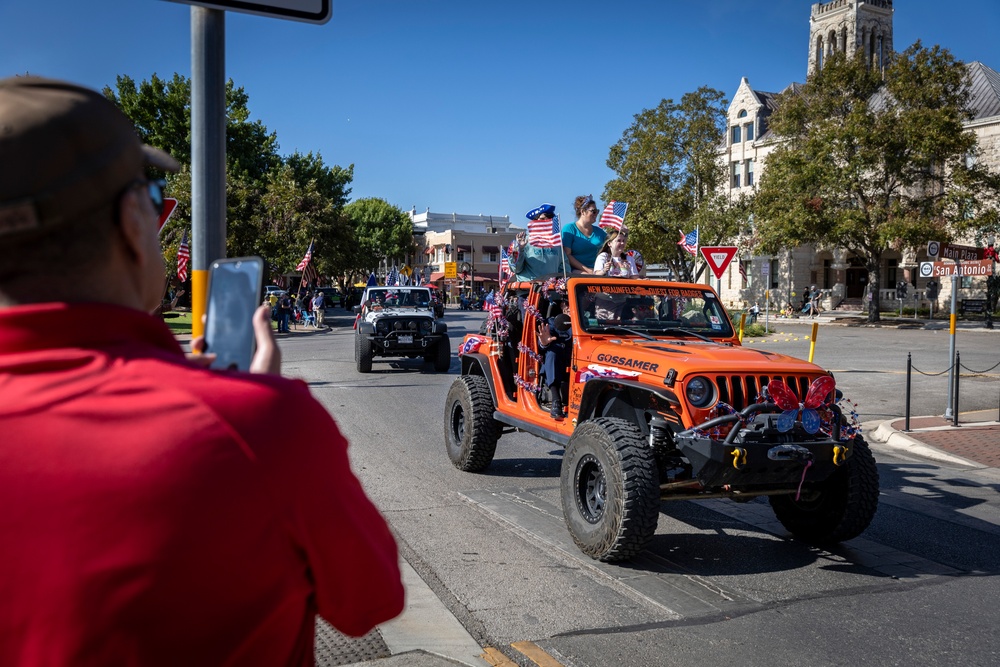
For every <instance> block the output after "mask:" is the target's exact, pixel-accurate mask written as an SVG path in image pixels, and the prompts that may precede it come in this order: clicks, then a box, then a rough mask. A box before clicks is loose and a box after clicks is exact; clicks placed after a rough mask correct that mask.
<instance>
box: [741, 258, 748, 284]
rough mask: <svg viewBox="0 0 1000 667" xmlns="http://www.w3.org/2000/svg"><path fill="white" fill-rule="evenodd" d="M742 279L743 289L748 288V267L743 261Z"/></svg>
mask: <svg viewBox="0 0 1000 667" xmlns="http://www.w3.org/2000/svg"><path fill="white" fill-rule="evenodd" d="M740 278H741V279H742V280H743V287H746V286H747V265H746V262H744V261H743V260H742V259H741V260H740Z"/></svg>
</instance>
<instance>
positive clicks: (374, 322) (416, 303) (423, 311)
mask: <svg viewBox="0 0 1000 667" xmlns="http://www.w3.org/2000/svg"><path fill="white" fill-rule="evenodd" d="M354 312H355V313H358V314H359V316H360V317H359V318H358V322H357V328H356V329H357V330H356V332H355V337H354V360H355V362H356V363H357V367H358V372H359V373H370V372H371V370H372V360H373V359H374V358H375V357H408V358H410V359H416V358H417V357H423V358H424V361H426V362H427V363H431V364H434V370H435V371H437V372H439V373H444V372H447V370H448V367H449V366H450V365H451V341H450V340H449V339H448V326H447V325H446V324H445V323H444V322H442V321H440V320H438V318H436V317H435V316H434V310H433V307H432V304H431V291H430V290H429V289H427V288H426V287H368V288H366V289H365V293H364V296H363V297H362V299H361V305H359V306H355V307H354Z"/></svg>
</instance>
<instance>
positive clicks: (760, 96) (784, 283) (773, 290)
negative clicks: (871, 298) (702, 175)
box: [713, 0, 1000, 309]
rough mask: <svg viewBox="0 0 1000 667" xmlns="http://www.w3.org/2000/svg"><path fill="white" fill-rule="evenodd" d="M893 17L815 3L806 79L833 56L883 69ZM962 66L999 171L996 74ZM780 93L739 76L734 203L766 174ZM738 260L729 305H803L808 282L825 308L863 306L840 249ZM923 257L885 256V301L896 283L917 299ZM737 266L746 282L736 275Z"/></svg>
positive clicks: (974, 123)
mask: <svg viewBox="0 0 1000 667" xmlns="http://www.w3.org/2000/svg"><path fill="white" fill-rule="evenodd" d="M893 12H894V9H893V3H892V0H832V1H831V2H826V3H822V4H814V5H812V11H811V16H810V20H809V51H808V66H807V70H806V72H807V75H808V74H811V73H812V72H813V71H815V70H816V68H821V67H822V66H823V61H824V59H825V58H827V57H828V56H829V55H830V54H832V53H835V52H846V53H847V54H848V55H854V54H856V53H858V52H861V53H864V54H866V55H867V58H868V61H869V63H870V64H871V66H872V67H878V68H881V67H882V66H883V64H884V61H885V57H886V56H887V55H888V54H889V53H890V52H891V51H892V49H893V36H892V17H893ZM944 46H947V45H944ZM967 67H968V70H969V76H970V83H969V91H970V94H971V96H970V97H971V99H970V105H971V108H972V111H973V119H972V120H971V121H969V122H968V123H967V124H966V128H967V129H969V130H972V131H973V132H974V133H975V134H976V138H977V141H978V143H979V147H980V148H981V150H982V155H981V157H980V159H981V160H983V161H984V163H985V165H986V166H988V167H990V168H991V169H993V170H994V171H1000V74H998V73H997V72H996V71H995V70H993V69H991V68H990V67H987V66H986V65H984V64H982V63H980V62H973V63H969V64H967ZM801 85H802V84H799V83H791V84H789V85H788V86H787V87H786V88H785V89H784V90H782V91H781V92H785V91H789V90H790V91H795V90H798V89H799V88H800V87H801ZM778 95H779V93H773V92H764V91H757V90H754V89H753V88H752V87H751V85H750V82H749V81H748V80H747V79H746V77H743V78H742V79H741V81H740V84H739V87H738V88H737V90H736V94H735V95H734V96H733V98H732V100H731V102H730V104H729V109H728V127H727V131H726V137H725V141H724V143H723V144H721V145H720V159H721V160H723V161H724V163H725V165H726V169H727V172H728V175H729V176H728V179H727V181H726V185H725V188H726V192H727V194H728V195H729V196H730V197H731V198H737V197H739V196H740V195H743V194H750V193H752V192H753V191H754V189H755V188H756V187H757V184H758V182H759V179H760V177H761V175H762V174H763V172H764V170H765V169H766V166H767V155H768V153H770V152H771V151H772V150H774V148H775V147H776V146H777V145H778V143H779V142H780V141H781V140H780V138H779V137H777V136H775V135H774V133H773V132H771V131H770V128H769V127H768V119H769V117H770V116H771V114H772V113H773V112H774V110H775V108H776V105H777V103H778ZM738 256H739V262H737V261H734V262H733V263H732V264H731V266H730V267H729V269H728V270H727V272H726V274H725V275H724V276H723V278H722V280H721V281H720V285H719V286H720V287H721V290H720V294H721V296H722V298H723V301H724V302H725V303H726V304H727V305H731V306H740V305H741V304H742V303H744V302H747V303H754V302H757V303H759V304H760V305H761V307H763V305H764V295H765V293H767V294H768V296H769V298H770V303H771V305H772V307H774V308H781V307H783V306H785V304H786V303H788V302H791V303H795V302H796V301H800V300H801V294H802V290H803V289H804V288H805V287H807V286H811V285H816V286H818V287H819V288H820V289H822V290H824V299H823V306H824V307H825V308H827V309H829V308H833V307H836V306H838V305H841V304H844V305H848V306H853V307H855V308H857V309H861V308H862V307H863V305H864V304H863V299H864V297H865V295H866V293H867V290H868V289H869V288H868V285H867V281H868V271H867V270H866V269H865V267H864V263H863V262H862V261H861V259H860V258H857V257H854V256H852V255H851V254H850V253H849V252H847V251H846V250H844V249H841V248H823V247H813V246H802V247H799V248H794V249H788V250H786V251H784V252H783V253H780V254H779V255H777V256H755V257H751V256H747V255H745V254H742V253H741V254H740V255H738ZM926 259H927V257H926V252H924V250H923V249H921V250H919V251H904V252H901V253H900V252H892V251H890V252H887V253H886V254H885V255H884V257H883V260H882V261H883V265H882V267H881V276H880V277H881V280H882V284H881V285H877V286H875V288H876V289H878V290H880V296H881V297H882V302H883V303H891V302H892V300H893V299H894V298H895V286H896V283H897V282H899V281H904V280H905V281H908V282H910V283H912V284H914V285H915V286H916V293H917V295H918V296H921V297H922V296H923V293H924V286H925V284H926V282H927V281H926V280H925V279H923V278H918V277H917V275H916V274H917V272H916V268H917V266H918V265H919V262H920V261H926ZM741 265H742V269H743V272H745V273H746V276H747V278H746V281H744V279H743V278H742V276H741V273H740V268H741ZM713 280H714V278H713ZM713 284H715V283H714V282H713ZM984 284H985V282H984V280H982V279H972V278H964V279H962V282H961V285H960V289H961V291H960V293H959V297H960V298H969V297H979V296H982V294H983V292H984ZM941 287H942V289H941V292H940V295H939V302H942V303H947V300H948V299H950V284H949V283H948V281H945V282H944V284H942V286H941ZM923 303H924V304H926V301H924V302H923Z"/></svg>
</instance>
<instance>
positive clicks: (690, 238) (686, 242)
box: [677, 229, 698, 257]
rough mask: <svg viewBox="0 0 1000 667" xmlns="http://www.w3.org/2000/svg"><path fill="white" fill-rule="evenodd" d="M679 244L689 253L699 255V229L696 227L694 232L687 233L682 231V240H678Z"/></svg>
mask: <svg viewBox="0 0 1000 667" xmlns="http://www.w3.org/2000/svg"><path fill="white" fill-rule="evenodd" d="M677 245H679V246H681V247H682V248H684V249H685V250H687V251H688V252H689V253H691V254H692V255H694V256H696V257H697V256H698V230H697V229H695V230H694V231H693V232H688V233H687V234H685V233H684V232H681V240H680V241H678V242H677Z"/></svg>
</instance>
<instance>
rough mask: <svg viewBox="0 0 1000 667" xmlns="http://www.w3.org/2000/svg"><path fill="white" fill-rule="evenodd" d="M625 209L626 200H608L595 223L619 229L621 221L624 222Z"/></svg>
mask: <svg viewBox="0 0 1000 667" xmlns="http://www.w3.org/2000/svg"><path fill="white" fill-rule="evenodd" d="M627 210H628V202H624V201H610V202H608V205H607V206H605V207H604V212H603V213H601V219H600V220H599V221H598V223H597V224H598V225H600V226H601V227H610V228H611V229H621V228H622V223H624V222H625V211H627Z"/></svg>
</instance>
